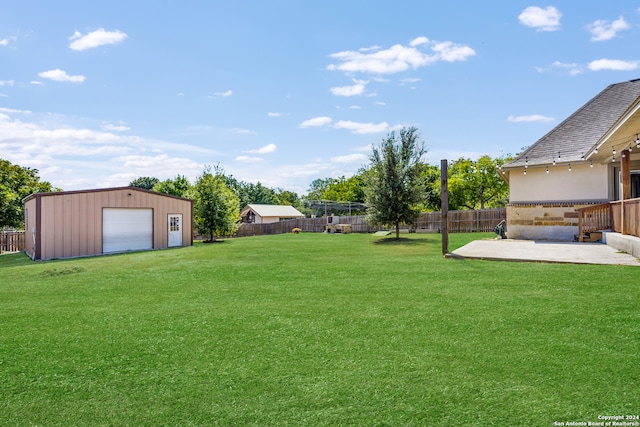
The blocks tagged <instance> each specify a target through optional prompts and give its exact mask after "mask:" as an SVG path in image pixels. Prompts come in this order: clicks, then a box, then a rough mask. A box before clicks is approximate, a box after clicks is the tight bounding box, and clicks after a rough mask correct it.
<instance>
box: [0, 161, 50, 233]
mask: <svg viewBox="0 0 640 427" xmlns="http://www.w3.org/2000/svg"><path fill="white" fill-rule="evenodd" d="M49 191H60V189H59V188H53V187H52V186H51V183H49V182H47V181H40V177H39V176H38V169H33V168H27V167H21V166H18V165H14V164H11V162H9V161H8V160H4V159H0V229H5V228H19V229H21V228H23V227H24V205H23V203H22V199H24V198H25V197H27V196H28V195H30V194H33V193H44V192H49Z"/></svg>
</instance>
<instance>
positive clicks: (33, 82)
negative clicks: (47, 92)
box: [29, 80, 44, 86]
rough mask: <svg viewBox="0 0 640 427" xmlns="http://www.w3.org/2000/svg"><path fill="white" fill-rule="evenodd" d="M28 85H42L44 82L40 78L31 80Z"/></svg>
mask: <svg viewBox="0 0 640 427" xmlns="http://www.w3.org/2000/svg"><path fill="white" fill-rule="evenodd" d="M29 84H30V85H34V86H42V85H44V83H42V82H41V81H40V80H31V81H30V82H29Z"/></svg>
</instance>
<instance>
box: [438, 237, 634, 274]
mask: <svg viewBox="0 0 640 427" xmlns="http://www.w3.org/2000/svg"><path fill="white" fill-rule="evenodd" d="M607 234H609V235H610V236H609V239H608V240H609V244H605V243H577V242H555V241H541V240H538V241H534V240H513V239H498V240H490V239H487V240H474V241H473V242H471V243H469V244H467V245H465V246H463V247H461V248H458V249H456V250H454V251H453V253H452V254H451V255H450V256H451V257H455V258H474V259H486V260H496V261H497V260H500V261H530V262H558V263H570V264H612V265H628V266H635V267H640V260H639V259H638V258H636V257H635V256H633V255H631V254H632V253H638V252H636V249H635V248H640V239H638V238H637V237H633V236H621V235H619V234H618V233H607ZM614 235H615V238H614ZM611 244H615V245H616V247H613V246H610V245H611Z"/></svg>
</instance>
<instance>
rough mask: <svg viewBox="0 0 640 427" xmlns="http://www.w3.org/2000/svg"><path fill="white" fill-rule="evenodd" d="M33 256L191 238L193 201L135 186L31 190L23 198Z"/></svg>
mask: <svg viewBox="0 0 640 427" xmlns="http://www.w3.org/2000/svg"><path fill="white" fill-rule="evenodd" d="M23 202H24V207H25V231H26V232H25V248H26V249H25V252H26V253H27V254H28V255H29V256H30V257H31V258H32V259H34V260H46V259H53V258H71V257H80V256H90V255H100V254H108V253H117V252H126V251H138V250H149V249H164V248H168V247H173V246H190V245H192V244H193V232H192V228H193V201H192V200H189V199H183V198H180V197H175V196H171V195H168V194H163V193H156V192H153V191H148V190H143V189H140V188H135V187H119V188H105V189H98V190H84V191H65V192H57V193H35V194H32V195H30V196H28V197H26V198H25V199H24V200H23Z"/></svg>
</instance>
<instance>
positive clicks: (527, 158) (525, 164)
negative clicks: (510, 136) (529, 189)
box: [524, 157, 529, 169]
mask: <svg viewBox="0 0 640 427" xmlns="http://www.w3.org/2000/svg"><path fill="white" fill-rule="evenodd" d="M528 167H529V157H525V158H524V168H525V169H526V168H528Z"/></svg>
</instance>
